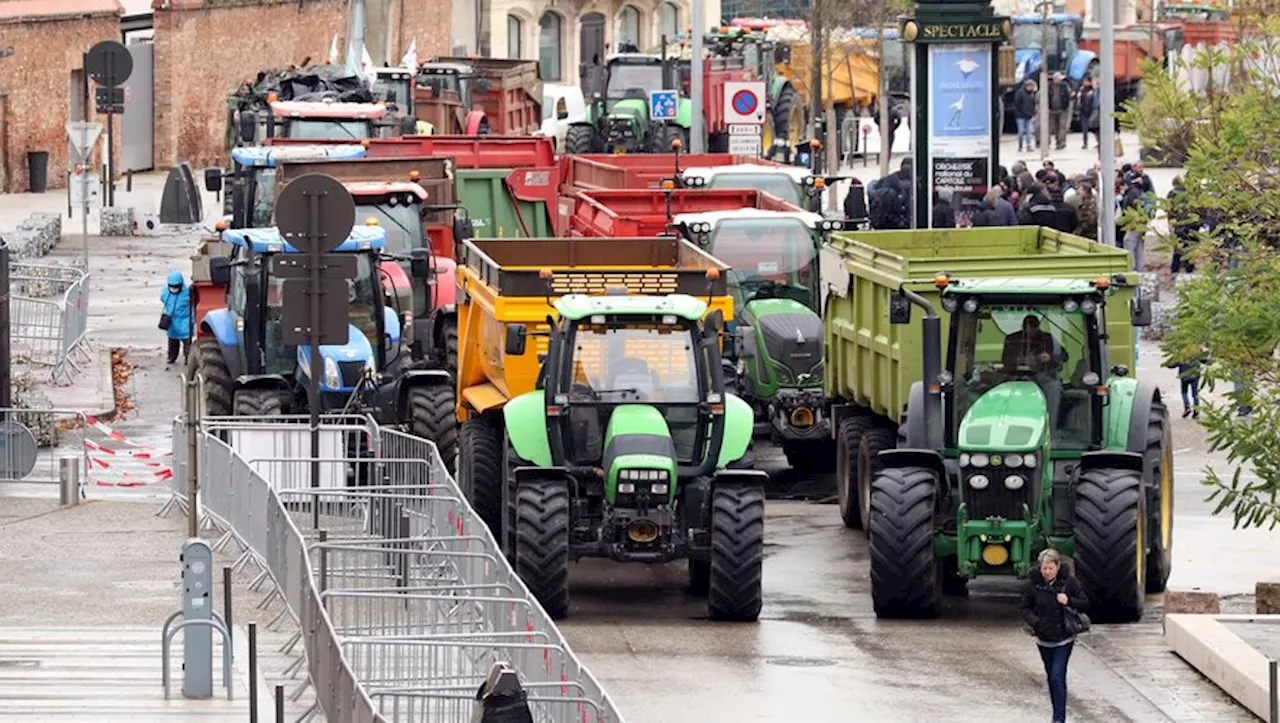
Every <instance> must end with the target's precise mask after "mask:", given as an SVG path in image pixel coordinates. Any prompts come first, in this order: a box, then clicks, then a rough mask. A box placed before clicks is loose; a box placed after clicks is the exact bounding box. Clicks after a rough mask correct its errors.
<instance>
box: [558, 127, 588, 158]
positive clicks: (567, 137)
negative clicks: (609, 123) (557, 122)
mask: <svg viewBox="0 0 1280 723" xmlns="http://www.w3.org/2000/svg"><path fill="white" fill-rule="evenodd" d="M595 135H596V134H595V129H593V128H592V127H591V126H569V130H567V131H565V134H564V152H565V153H566V154H568V155H579V154H583V153H590V152H591V147H592V146H593V145H595Z"/></svg>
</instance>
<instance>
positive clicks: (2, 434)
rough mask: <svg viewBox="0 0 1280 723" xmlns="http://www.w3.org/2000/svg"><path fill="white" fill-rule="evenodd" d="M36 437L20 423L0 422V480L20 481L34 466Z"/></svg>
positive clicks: (14, 421) (12, 421) (8, 420)
mask: <svg viewBox="0 0 1280 723" xmlns="http://www.w3.org/2000/svg"><path fill="white" fill-rule="evenodd" d="M36 454H37V449H36V436H35V435H34V434H32V433H31V430H30V429H29V428H28V427H27V426H26V425H25V424H23V423H22V422H19V421H17V420H15V419H5V420H0V479H6V480H20V479H22V478H24V477H26V476H27V475H29V474H31V470H33V469H35V466H36Z"/></svg>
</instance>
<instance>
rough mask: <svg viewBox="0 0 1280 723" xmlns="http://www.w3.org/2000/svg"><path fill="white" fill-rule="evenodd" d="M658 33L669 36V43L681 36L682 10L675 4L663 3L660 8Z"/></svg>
mask: <svg viewBox="0 0 1280 723" xmlns="http://www.w3.org/2000/svg"><path fill="white" fill-rule="evenodd" d="M658 32H660V33H662V34H663V35H665V36H667V40H669V41H671V40H675V38H676V36H677V35H679V34H680V8H678V7H676V6H675V3H662V5H661V7H659V8H658Z"/></svg>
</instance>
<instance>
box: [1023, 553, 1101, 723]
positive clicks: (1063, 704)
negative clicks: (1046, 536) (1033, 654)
mask: <svg viewBox="0 0 1280 723" xmlns="http://www.w3.org/2000/svg"><path fill="white" fill-rule="evenodd" d="M1068 607H1071V608H1074V609H1075V611H1076V612H1078V613H1084V612H1085V611H1087V610H1088V609H1089V598H1088V597H1086V596H1085V594H1084V590H1082V589H1081V588H1080V583H1079V582H1077V581H1076V579H1075V577H1073V576H1072V575H1071V570H1070V569H1069V568H1067V567H1066V566H1065V565H1064V564H1063V563H1062V556H1061V555H1059V554H1058V551H1057V550H1055V549H1053V548H1049V549H1046V550H1045V551H1043V552H1041V553H1040V566H1039V568H1038V569H1037V568H1032V569H1031V570H1030V571H1029V572H1028V573H1027V586H1026V588H1025V589H1024V590H1023V592H1022V619H1023V621H1025V622H1026V624H1027V627H1029V628H1030V630H1031V634H1032V635H1033V636H1034V637H1035V640H1036V646H1037V648H1038V649H1039V650H1040V659H1041V660H1042V661H1043V662H1044V674H1045V677H1046V678H1047V679H1048V682H1049V701H1050V703H1051V704H1052V706H1053V723H1066V721H1067V663H1068V662H1069V661H1070V660H1071V649H1072V648H1074V647H1075V643H1076V636H1075V635H1074V634H1073V632H1072V631H1071V630H1069V628H1068V626H1067V616H1068V614H1067V608H1068Z"/></svg>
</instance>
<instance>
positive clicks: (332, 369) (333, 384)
mask: <svg viewBox="0 0 1280 723" xmlns="http://www.w3.org/2000/svg"><path fill="white" fill-rule="evenodd" d="M324 385H325V386H326V387H330V388H332V389H338V388H340V387H341V386H342V372H340V371H338V362H336V361H334V360H333V357H326V358H325V360H324Z"/></svg>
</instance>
